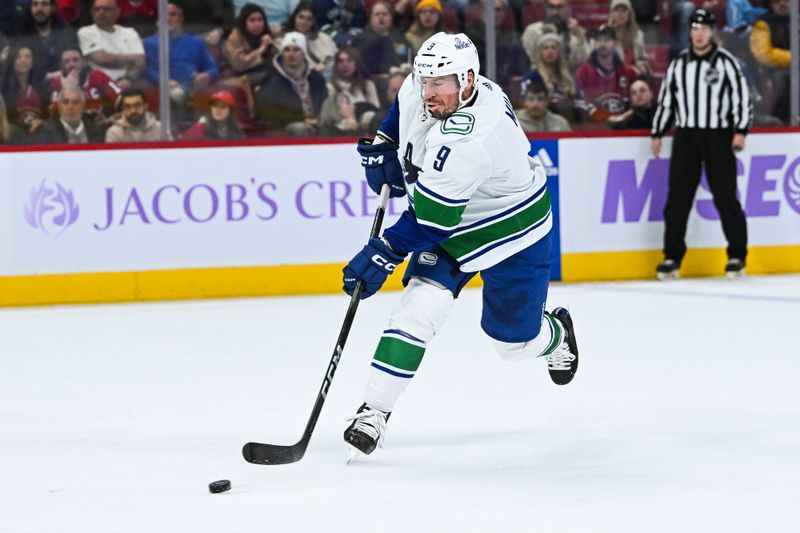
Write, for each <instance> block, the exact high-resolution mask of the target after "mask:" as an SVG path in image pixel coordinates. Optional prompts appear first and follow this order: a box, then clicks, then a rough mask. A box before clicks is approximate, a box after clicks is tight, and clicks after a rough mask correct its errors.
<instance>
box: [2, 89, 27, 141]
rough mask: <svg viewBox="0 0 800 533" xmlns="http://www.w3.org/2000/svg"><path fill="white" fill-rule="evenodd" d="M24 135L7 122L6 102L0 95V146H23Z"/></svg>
mask: <svg viewBox="0 0 800 533" xmlns="http://www.w3.org/2000/svg"><path fill="white" fill-rule="evenodd" d="M24 142H25V134H24V133H23V131H22V130H21V129H20V128H19V127H17V126H16V125H15V124H12V123H11V122H9V120H8V112H7V110H6V101H5V100H4V99H3V95H2V94H0V146H3V145H15V144H24Z"/></svg>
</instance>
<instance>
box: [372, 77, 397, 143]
mask: <svg viewBox="0 0 800 533" xmlns="http://www.w3.org/2000/svg"><path fill="white" fill-rule="evenodd" d="M406 76H407V74H405V73H403V72H393V73H390V74H389V77H388V78H387V79H386V80H385V85H384V87H383V90H382V91H381V93H380V96H381V106H380V109H378V111H377V112H376V113H375V115H374V116H373V117H372V120H371V121H370V124H369V126H367V130H366V131H367V133H366V135H374V134H375V132H376V131H378V130H379V129H380V127H381V124H382V123H383V120H384V119H385V118H386V116H387V115H388V114H389V108H390V107H391V106H392V104H393V103H394V101H395V99H396V98H397V93H399V92H400V87H402V86H403V82H404V81H405V79H406Z"/></svg>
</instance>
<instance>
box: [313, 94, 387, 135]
mask: <svg viewBox="0 0 800 533" xmlns="http://www.w3.org/2000/svg"><path fill="white" fill-rule="evenodd" d="M369 116H370V117H372V116H374V114H370V115H369ZM367 124H369V122H367V123H366V124H365V125H364V126H363V127H362V128H361V129H359V124H358V119H357V118H356V107H355V105H353V102H352V100H351V99H350V96H349V95H348V94H347V93H334V94H331V95H328V97H327V98H326V99H325V101H324V102H323V103H322V109H321V110H320V114H319V131H320V134H321V135H328V136H331V135H332V136H343V135H347V136H357V135H359V131H362V130H364V129H365V128H366V125H367Z"/></svg>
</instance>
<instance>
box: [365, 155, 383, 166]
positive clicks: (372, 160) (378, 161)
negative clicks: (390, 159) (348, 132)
mask: <svg viewBox="0 0 800 533" xmlns="http://www.w3.org/2000/svg"><path fill="white" fill-rule="evenodd" d="M382 164H383V156H382V155H377V156H375V155H370V156H366V155H365V156H364V157H362V158H361V166H362V167H375V166H380V165H382Z"/></svg>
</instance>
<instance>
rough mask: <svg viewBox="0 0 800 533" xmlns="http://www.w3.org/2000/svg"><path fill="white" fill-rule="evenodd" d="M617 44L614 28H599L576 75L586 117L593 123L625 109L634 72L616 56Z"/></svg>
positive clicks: (605, 26)
mask: <svg viewBox="0 0 800 533" xmlns="http://www.w3.org/2000/svg"><path fill="white" fill-rule="evenodd" d="M617 44H618V41H617V35H616V32H615V31H614V28H612V27H611V26H608V25H603V26H600V28H599V29H598V30H597V35H596V37H595V48H594V51H593V52H592V55H591V56H589V60H588V61H587V62H586V63H584V64H583V65H581V66H580V68H579V69H578V71H577V72H576V73H575V84H576V85H577V87H578V89H580V91H581V92H582V93H583V96H584V97H585V98H586V103H587V104H588V107H589V116H590V118H591V120H592V121H595V122H599V121H605V120H606V119H608V118H609V117H611V116H613V115H619V114H620V113H623V112H624V111H625V110H627V109H628V105H629V89H630V83H631V81H632V80H633V78H634V77H635V76H636V73H635V72H634V70H633V68H632V67H631V66H629V65H626V64H625V63H623V62H622V60H621V59H620V57H619V56H618V55H617Z"/></svg>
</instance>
